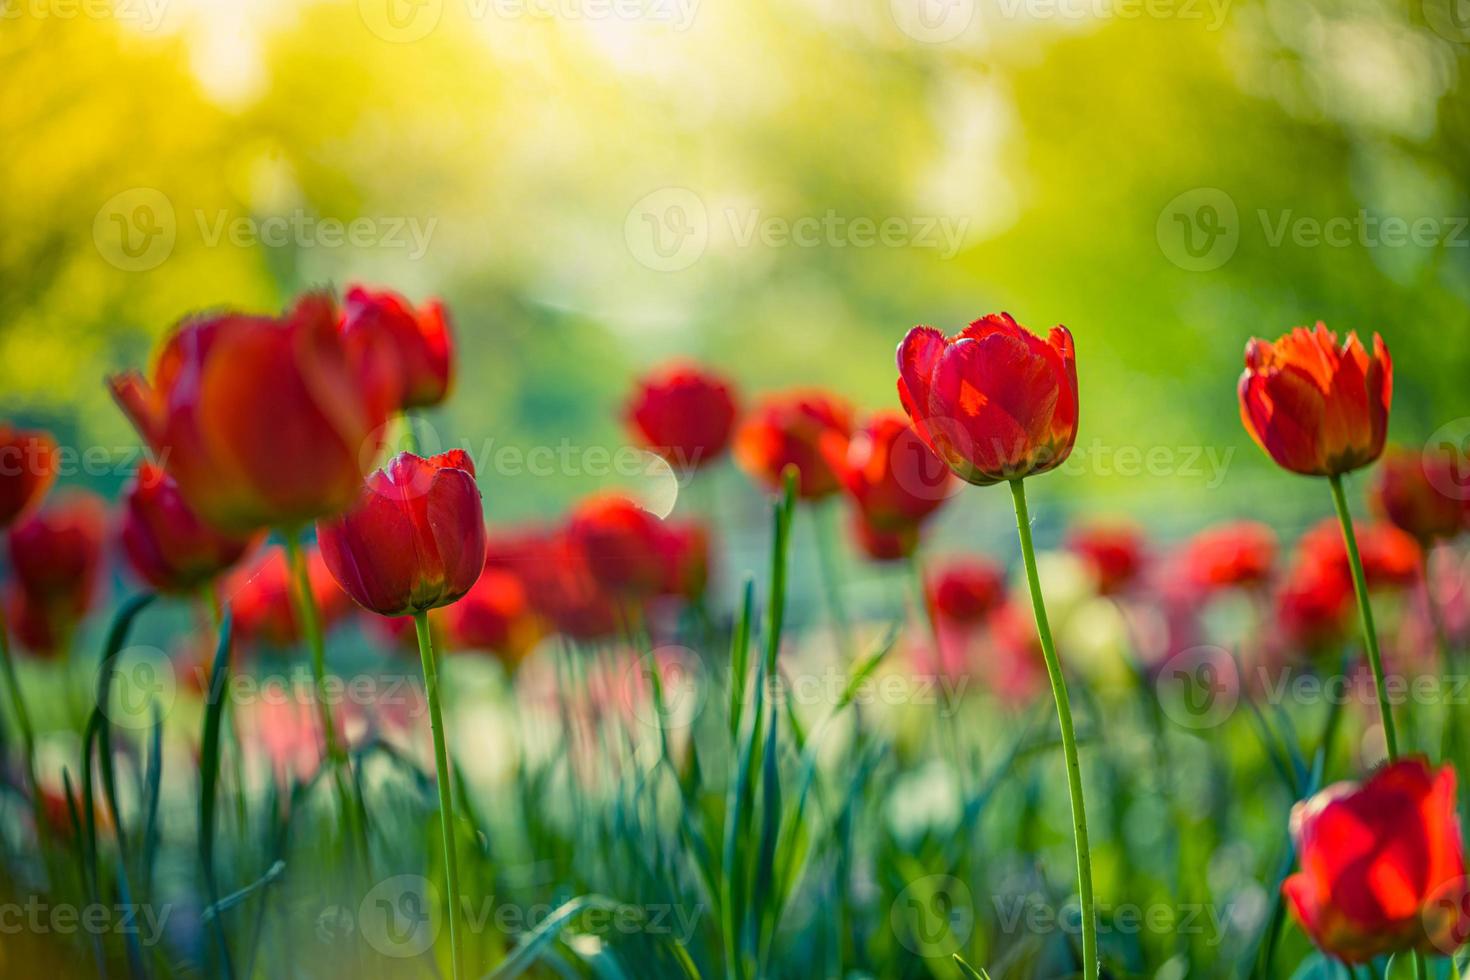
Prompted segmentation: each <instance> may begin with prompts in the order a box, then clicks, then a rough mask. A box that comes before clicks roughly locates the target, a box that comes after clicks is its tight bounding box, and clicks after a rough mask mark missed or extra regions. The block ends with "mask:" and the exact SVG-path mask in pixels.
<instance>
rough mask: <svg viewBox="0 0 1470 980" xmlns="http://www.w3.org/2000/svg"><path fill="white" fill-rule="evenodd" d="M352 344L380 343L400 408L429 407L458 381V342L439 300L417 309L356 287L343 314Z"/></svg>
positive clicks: (390, 295) (380, 291) (394, 295)
mask: <svg viewBox="0 0 1470 980" xmlns="http://www.w3.org/2000/svg"><path fill="white" fill-rule="evenodd" d="M342 334H343V336H344V337H346V338H347V339H348V341H349V343H352V342H356V341H359V340H365V341H367V342H368V344H369V345H371V344H381V350H383V351H386V352H387V353H388V355H389V358H388V362H387V364H386V365H385V366H384V369H385V371H386V373H388V375H389V376H390V377H391V379H392V383H393V386H394V388H395V390H396V393H397V394H396V397H395V399H394V403H395V406H396V407H398V408H403V409H408V408H427V407H429V406H432V405H438V404H439V403H440V402H442V401H444V399H445V398H446V397H448V395H449V390H450V387H451V385H452V384H453V381H454V340H453V337H452V335H451V331H450V326H449V314H448V312H447V311H446V310H445V309H444V304H443V303H441V302H440V301H439V300H437V299H436V300H430V301H429V302H427V303H425V304H424V305H423V306H421V307H418V308H417V309H416V308H414V306H413V305H412V304H411V303H409V301H408V300H406V299H404V298H403V297H402V296H400V295H399V294H398V293H395V292H393V291H391V290H388V289H369V288H368V287H366V286H352V287H350V288H349V289H348V290H347V300H346V302H345V304H344V308H343V313H342Z"/></svg>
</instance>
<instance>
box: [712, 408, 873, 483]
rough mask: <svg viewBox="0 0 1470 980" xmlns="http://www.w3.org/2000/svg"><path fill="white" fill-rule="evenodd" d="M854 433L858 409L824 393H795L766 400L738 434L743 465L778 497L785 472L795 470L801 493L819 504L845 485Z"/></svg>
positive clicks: (739, 458)
mask: <svg viewBox="0 0 1470 980" xmlns="http://www.w3.org/2000/svg"><path fill="white" fill-rule="evenodd" d="M851 434H852V411H851V409H849V408H848V406H847V405H846V403H844V402H842V401H840V400H838V399H836V398H833V397H831V396H829V395H826V394H824V393H822V392H792V393H788V394H785V395H780V396H776V397H772V398H768V399H766V400H765V401H764V402H762V403H761V404H760V405H759V406H758V407H757V408H756V410H755V411H754V412H752V413H751V415H750V416H749V417H748V418H747V419H746V420H745V422H744V423H742V424H741V426H740V430H739V431H738V432H737V433H736V435H735V458H736V460H737V461H738V462H739V463H740V465H741V467H742V468H743V469H744V470H745V471H746V472H747V473H749V474H750V475H751V476H752V477H754V478H755V479H756V480H758V481H759V482H761V483H763V484H764V485H765V486H766V487H767V488H768V489H770V490H771V491H772V492H774V493H780V492H781V488H782V481H783V477H782V475H781V474H782V473H783V472H784V471H785V469H786V467H787V466H795V467H796V469H797V472H798V474H799V476H800V478H799V479H798V481H797V485H796V493H797V496H799V497H801V499H803V500H817V499H820V498H822V497H827V496H830V495H832V494H834V493H836V492H837V491H838V490H839V489H841V487H842V482H841V480H840V478H839V476H838V474H839V472H840V470H841V468H842V466H843V459H844V457H845V456H846V455H847V442H848V439H849V438H850V437H851Z"/></svg>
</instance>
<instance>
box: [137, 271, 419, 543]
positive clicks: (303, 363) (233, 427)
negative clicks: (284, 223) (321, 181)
mask: <svg viewBox="0 0 1470 980" xmlns="http://www.w3.org/2000/svg"><path fill="white" fill-rule="evenodd" d="M368 368H369V363H368V355H367V353H366V351H365V349H364V348H363V347H361V346H360V345H352V344H348V343H347V342H346V341H344V340H343V338H342V336H341V334H340V333H339V332H338V329H337V311H336V309H335V307H334V305H333V303H332V300H331V298H330V297H328V296H325V295H323V294H320V293H311V294H308V295H306V296H303V297H302V298H301V299H300V300H299V301H298V302H297V304H296V306H295V308H294V309H293V310H291V312H290V313H288V314H287V315H286V316H285V317H283V318H281V319H274V318H271V317H264V316H247V315H244V314H239V313H223V314H217V315H211V316H207V317H202V318H199V319H196V320H193V321H190V322H187V323H185V324H184V325H183V326H182V327H181V328H180V329H179V330H178V331H177V332H176V333H175V334H174V335H173V336H172V337H170V338H169V340H168V342H167V343H166V344H165V345H164V347H163V350H162V352H161V354H160V355H159V358H158V361H157V363H156V364H155V365H154V368H153V379H152V383H151V384H150V383H148V382H145V381H144V380H143V378H142V377H141V376H139V375H138V374H136V373H130V374H124V375H120V376H117V377H114V378H112V379H111V381H110V384H111V386H112V391H113V396H114V397H115V398H116V399H117V401H118V404H119V405H121V406H122V408H123V411H124V412H126V413H127V414H128V416H129V418H131V419H132V422H133V425H134V426H136V427H137V429H138V432H139V433H140V434H141V435H142V436H143V438H144V440H145V441H146V442H147V443H148V445H149V446H150V447H151V448H152V449H153V452H154V454H155V455H156V456H157V457H158V458H159V459H160V460H161V461H162V462H163V464H164V465H165V466H166V467H167V468H168V471H169V473H170V475H172V476H173V477H174V479H176V480H177V481H178V484H179V490H180V491H181V492H182V493H183V495H184V497H185V499H187V500H188V501H189V503H190V505H191V506H192V507H193V508H194V509H195V510H196V511H197V512H198V513H199V515H200V516H201V517H203V518H204V519H205V520H207V521H209V522H210V523H211V524H213V525H215V526H216V527H219V528H222V529H224V530H228V531H253V530H255V529H257V528H261V527H267V526H269V527H291V526H296V525H299V524H302V523H304V522H306V521H309V520H312V519H314V518H317V517H321V516H323V515H326V514H333V513H337V512H339V511H341V510H343V509H344V508H346V507H347V506H348V505H350V504H351V503H352V501H353V498H354V497H355V495H356V494H357V491H358V488H359V487H360V486H361V484H362V478H363V475H364V474H365V473H366V472H367V471H368V470H369V469H370V468H371V466H372V462H373V460H374V458H375V457H376V456H377V452H378V449H379V446H380V445H381V441H382V428H383V423H384V421H385V420H386V418H387V416H388V412H389V411H390V409H391V408H392V407H393V405H392V401H393V395H394V394H395V393H394V392H392V391H389V390H388V389H387V387H386V386H384V385H381V384H373V383H369V382H371V380H372V376H371V374H370V373H369V370H368Z"/></svg>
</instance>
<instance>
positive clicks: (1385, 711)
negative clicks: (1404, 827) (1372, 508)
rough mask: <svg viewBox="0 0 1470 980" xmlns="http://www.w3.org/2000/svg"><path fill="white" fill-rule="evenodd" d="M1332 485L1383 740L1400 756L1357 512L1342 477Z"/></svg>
mask: <svg viewBox="0 0 1470 980" xmlns="http://www.w3.org/2000/svg"><path fill="white" fill-rule="evenodd" d="M1327 482H1328V484H1329V485H1330V486H1331V487H1332V503H1333V504H1334V505H1335V506H1336V507H1337V520H1338V522H1339V523H1340V524H1342V540H1343V543H1344V544H1345V545H1346V546H1347V555H1348V565H1349V567H1350V568H1351V569H1352V573H1353V591H1354V592H1355V593H1357V597H1358V615H1359V616H1360V617H1361V619H1362V623H1363V644H1364V646H1365V647H1367V650H1368V664H1369V666H1371V667H1372V668H1373V688H1374V690H1375V691H1377V693H1378V714H1379V716H1380V717H1381V718H1382V719H1383V741H1384V742H1385V743H1386V745H1387V746H1388V761H1389V762H1393V761H1395V760H1396V759H1398V757H1399V738H1398V733H1397V732H1396V731H1395V730H1394V727H1393V712H1392V711H1391V710H1390V709H1389V706H1388V692H1387V690H1386V688H1385V681H1384V679H1383V657H1382V656H1381V655H1380V654H1379V652H1378V629H1377V627H1375V626H1374V625H1373V604H1372V603H1371V602H1369V601H1368V581H1367V579H1366V578H1364V577H1363V559H1362V557H1361V556H1360V555H1359V554H1358V535H1357V533H1356V532H1355V531H1354V530H1353V515H1352V514H1351V513H1350V512H1349V511H1348V503H1347V495H1346V494H1344V493H1343V490H1342V476H1341V475H1339V474H1336V473H1334V474H1333V475H1332V476H1329V477H1328V478H1327Z"/></svg>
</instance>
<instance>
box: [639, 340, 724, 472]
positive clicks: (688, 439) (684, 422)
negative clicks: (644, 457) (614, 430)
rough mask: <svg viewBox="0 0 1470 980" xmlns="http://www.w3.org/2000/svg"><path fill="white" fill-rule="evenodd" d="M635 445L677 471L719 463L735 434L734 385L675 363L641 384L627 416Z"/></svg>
mask: <svg viewBox="0 0 1470 980" xmlns="http://www.w3.org/2000/svg"><path fill="white" fill-rule="evenodd" d="M625 417H626V419H627V423H628V427H629V429H630V430H631V431H632V433H633V437H634V439H635V440H636V441H637V442H638V443H639V444H640V445H642V446H644V447H646V448H647V449H649V450H651V451H652V452H655V453H658V454H659V455H660V456H662V457H664V458H665V459H666V460H668V461H669V463H670V465H672V466H674V467H675V468H676V469H679V470H695V469H699V468H700V467H703V466H708V465H709V464H710V463H712V462H714V461H715V460H717V459H719V458H720V457H721V456H723V455H724V453H725V450H726V449H727V448H729V445H730V437H731V434H732V433H733V431H734V428H735V396H734V394H733V393H732V390H731V387H730V384H729V383H728V382H727V381H725V379H723V378H721V377H720V376H719V375H717V374H714V373H713V372H710V371H707V370H705V369H704V368H701V367H698V366H696V365H693V364H685V363H675V364H670V365H667V366H665V367H663V368H660V369H659V370H657V371H654V372H653V373H651V374H648V375H646V376H645V377H643V378H642V379H640V380H639V381H638V384H637V386H636V388H635V389H634V392H633V396H632V398H631V400H630V401H629V403H628V407H627V409H626V412H625Z"/></svg>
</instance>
